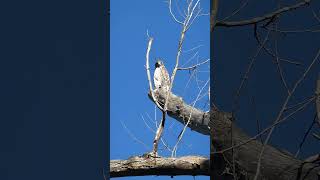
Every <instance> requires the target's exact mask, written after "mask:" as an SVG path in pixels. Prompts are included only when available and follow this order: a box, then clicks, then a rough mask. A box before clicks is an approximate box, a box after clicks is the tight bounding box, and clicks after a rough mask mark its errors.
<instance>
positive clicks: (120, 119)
mask: <svg viewBox="0 0 320 180" xmlns="http://www.w3.org/2000/svg"><path fill="white" fill-rule="evenodd" d="M181 7H182V8H185V6H184V5H181ZM201 7H202V8H203V12H204V13H208V12H209V11H208V9H209V1H207V2H205V1H204V2H202V3H201ZM175 10H176V9H175ZM110 19H111V22H110V47H111V49H110V60H111V65H110V67H111V71H110V76H111V82H110V87H111V89H110V93H111V94H110V97H111V101H110V105H111V106H110V108H111V111H110V112H111V114H110V121H111V122H110V159H127V158H128V157H130V156H133V155H142V154H143V153H145V152H148V151H151V147H152V141H153V138H154V134H153V132H152V131H151V130H150V129H153V130H155V124H154V119H156V120H157V121H158V122H159V120H160V112H159V111H158V110H157V111H156V118H155V106H154V104H153V103H152V102H151V101H150V100H149V98H148V96H147V93H148V81H147V74H146V70H145V67H144V65H145V53H146V47H147V40H148V39H147V31H148V33H149V35H150V36H152V37H153V38H154V42H153V46H152V49H151V52H150V64H151V74H153V70H154V63H155V59H156V58H161V59H163V61H164V63H165V65H166V67H167V69H168V71H169V73H170V74H171V72H172V70H173V67H174V63H175V57H176V53H177V48H178V40H179V38H180V31H181V26H180V25H178V24H177V23H175V22H174V21H173V19H172V17H171V16H170V14H169V9H168V4H167V3H166V2H165V1H147V0H144V1H119V0H117V1H115V0H113V1H111V15H110ZM209 35H210V34H209V16H201V17H199V18H198V19H197V20H196V21H195V22H194V24H193V25H192V26H191V29H190V30H189V31H188V32H187V34H186V38H185V43H184V47H183V51H186V52H184V53H183V54H182V56H181V61H180V62H181V65H184V66H191V65H193V64H195V63H196V62H197V61H198V62H202V61H204V60H206V59H208V58H209V56H210V54H209ZM196 46H200V48H198V49H197V50H196V51H187V50H189V49H192V48H194V47H196ZM197 51H198V53H197V54H196V55H195V53H196V52H197ZM194 55H195V56H194ZM192 56H194V57H195V58H194V59H192V60H191V61H190V62H188V60H189V59H190V58H191V57H192ZM186 62H188V63H187V64H185V63H186ZM190 77H192V78H191V80H190V82H188V81H189V79H190ZM208 79H209V63H207V64H204V65H203V67H201V68H199V72H198V73H197V80H198V81H197V82H198V85H197V82H196V81H195V75H192V73H191V72H189V71H186V72H183V71H179V72H178V73H177V76H176V79H175V86H174V87H173V92H174V93H175V94H177V95H179V96H182V97H183V98H184V99H185V101H186V102H187V103H191V102H192V101H193V100H194V99H195V98H196V96H197V94H198V92H199V87H200V88H201V87H202V86H203V85H204V84H205V83H206V82H207V81H208ZM208 88H209V83H208V85H207V86H206V87H205V88H204V89H205V90H204V91H203V92H204V93H205V92H207V90H208ZM206 104H208V99H207V98H203V99H201V100H200V101H199V102H198V103H197V104H196V107H198V108H202V109H203V110H208V106H206ZM142 117H143V118H142ZM143 119H144V120H143ZM146 123H147V124H148V125H146ZM148 126H149V127H150V128H149V127H148ZM182 128H183V126H182V125H181V124H180V123H178V122H175V120H173V119H171V118H169V119H168V120H167V121H166V126H165V130H164V139H165V140H166V141H167V143H168V144H169V146H171V147H173V145H174V144H175V143H176V140H177V136H178V134H179V133H180V131H181V130H182ZM133 136H134V137H133ZM135 138H137V139H138V141H141V142H143V144H145V145H146V146H149V147H145V145H143V144H142V143H138V142H137V140H134V139H135ZM182 141H183V142H182V143H181V145H180V146H179V149H178V151H177V156H183V155H203V156H207V157H208V155H209V150H210V149H209V137H208V136H204V135H201V134H198V133H196V132H191V131H189V130H187V131H186V133H185V135H184V138H183V140H182ZM163 147H164V146H163V145H161V146H160V150H161V149H163ZM160 155H162V156H170V155H171V154H170V152H169V151H168V150H161V151H160ZM168 178H170V177H156V179H168ZM176 178H178V179H186V178H187V177H176ZM188 178H189V179H193V177H188ZM124 179H127V178H124ZM128 179H150V177H131V178H128ZM197 179H208V177H197Z"/></svg>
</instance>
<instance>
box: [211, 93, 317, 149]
mask: <svg viewBox="0 0 320 180" xmlns="http://www.w3.org/2000/svg"><path fill="white" fill-rule="evenodd" d="M314 99H315V98H313V99H311V100H310V101H309V102H307V103H305V104H303V106H301V107H300V108H298V109H296V110H295V111H293V112H291V113H290V114H288V115H287V116H285V117H284V118H282V119H281V120H280V121H278V122H274V123H273V124H272V125H271V126H269V127H267V128H265V129H264V130H263V131H261V132H260V133H259V134H256V135H255V136H253V137H251V138H250V139H248V140H246V141H244V142H242V143H239V144H236V145H233V146H232V147H229V148H226V149H222V150H219V151H215V152H214V153H215V154H221V153H224V152H227V151H230V150H232V149H235V148H238V147H240V146H243V145H245V144H248V143H249V142H251V141H253V140H256V139H257V138H258V137H259V136H261V135H263V134H265V133H267V132H268V131H270V129H271V128H273V127H275V126H277V125H278V124H280V123H282V122H284V121H286V120H287V119H289V118H290V117H291V116H293V115H294V114H295V113H297V112H299V111H301V110H303V109H304V108H305V107H306V106H307V105H308V104H310V103H311V102H312V101H313V100H314ZM210 124H211V123H210Z"/></svg>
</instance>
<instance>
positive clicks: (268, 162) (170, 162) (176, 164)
mask: <svg viewBox="0 0 320 180" xmlns="http://www.w3.org/2000/svg"><path fill="white" fill-rule="evenodd" d="M155 95H156V99H158V101H159V104H163V101H164V100H165V97H166V93H162V92H158V91H155ZM149 97H150V99H152V98H151V95H149ZM168 100H169V102H168V115H169V116H171V117H173V118H175V119H176V120H177V121H179V122H180V123H186V121H187V120H188V118H189V116H190V112H192V116H191V123H190V124H189V125H188V127H190V128H191V129H193V130H194V131H197V132H199V133H201V134H204V135H209V134H210V128H211V133H212V135H213V137H212V140H213V143H214V147H215V149H216V151H217V152H216V153H215V161H214V164H213V165H212V166H213V167H214V172H209V171H208V169H209V160H208V159H206V158H203V157H198V156H187V157H181V158H146V157H133V158H130V159H128V160H112V161H111V162H110V175H111V177H120V176H142V175H169V176H174V175H207V176H209V175H210V173H212V174H215V176H219V174H220V175H221V173H222V171H223V170H224V169H223V168H224V167H226V166H229V165H230V164H229V163H228V162H232V154H231V150H227V151H223V150H224V149H228V148H229V149H230V147H231V123H232V121H231V114H230V113H227V112H221V111H217V110H213V111H211V116H210V115H209V112H203V111H201V110H198V109H196V108H193V107H192V106H189V105H187V104H186V103H185V102H184V101H183V100H182V98H181V97H178V96H176V95H174V94H170V96H169V98H168ZM192 108H193V109H192ZM210 117H211V120H210ZM209 125H210V128H209ZM232 129H233V137H234V140H233V141H234V144H235V146H236V148H234V156H235V162H236V168H237V172H238V173H239V172H241V174H242V175H244V176H246V177H247V178H248V179H252V178H253V176H254V174H255V171H256V166H257V162H258V161H257V160H258V157H259V153H260V151H261V148H262V144H261V142H260V141H257V140H251V141H249V142H247V141H248V140H249V139H250V138H251V137H249V136H248V135H246V134H245V133H244V132H243V131H242V130H241V129H240V128H238V127H237V126H236V125H235V124H234V125H233V128H232ZM266 132H268V131H266ZM244 142H247V143H244ZM237 144H242V145H241V146H237ZM218 152H222V153H218ZM199 165H200V166H199ZM316 165H317V164H315V163H310V162H307V163H306V162H305V161H302V160H300V159H297V158H295V157H294V156H293V155H291V154H289V153H286V152H283V151H280V150H278V149H276V148H274V147H272V146H270V145H266V146H265V150H264V155H263V157H262V161H261V167H262V168H261V172H260V175H261V176H260V178H262V177H263V178H265V179H272V180H287V179H293V180H295V179H302V178H304V179H305V180H314V179H317V177H318V175H317V173H319V172H320V167H318V166H316ZM229 167H230V166H229Z"/></svg>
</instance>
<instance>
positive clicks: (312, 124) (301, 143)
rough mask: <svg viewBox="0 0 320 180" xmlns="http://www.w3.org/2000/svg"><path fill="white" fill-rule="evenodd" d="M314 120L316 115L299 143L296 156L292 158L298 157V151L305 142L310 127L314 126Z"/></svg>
mask: <svg viewBox="0 0 320 180" xmlns="http://www.w3.org/2000/svg"><path fill="white" fill-rule="evenodd" d="M316 118H317V114H315V115H314V118H313V120H312V123H311V124H310V126H309V128H308V130H307V131H306V133H305V134H304V135H303V138H302V141H301V142H300V144H299V148H298V150H297V152H296V154H295V155H294V157H298V155H299V153H300V151H301V149H302V145H303V143H304V142H305V141H306V139H307V136H308V135H309V133H310V131H311V129H312V127H313V126H314V124H315V122H316V121H315V120H316Z"/></svg>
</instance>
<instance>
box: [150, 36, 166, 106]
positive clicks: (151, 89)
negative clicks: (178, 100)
mask: <svg viewBox="0 0 320 180" xmlns="http://www.w3.org/2000/svg"><path fill="white" fill-rule="evenodd" d="M152 42H153V38H152V37H150V38H149V42H148V47H147V53H146V70H147V77H148V82H149V90H150V93H151V96H152V100H153V101H154V102H155V103H156V105H157V107H158V108H159V109H160V110H161V111H163V109H162V107H161V106H160V104H159V103H158V101H157V100H156V98H155V95H154V92H153V88H152V81H151V75H150V66H149V54H150V50H151V46H152Z"/></svg>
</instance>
